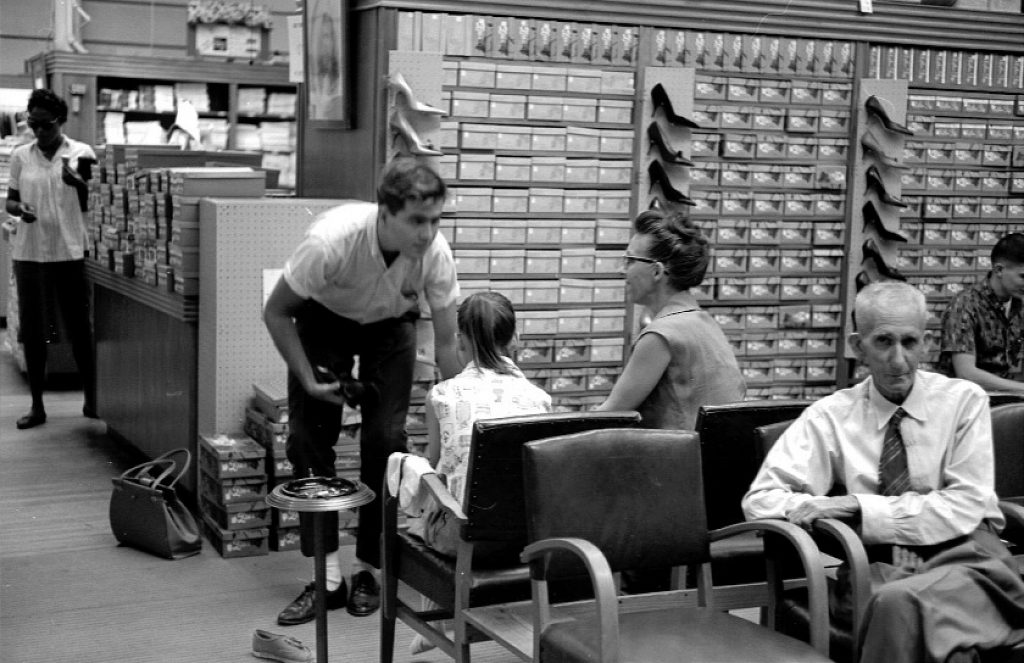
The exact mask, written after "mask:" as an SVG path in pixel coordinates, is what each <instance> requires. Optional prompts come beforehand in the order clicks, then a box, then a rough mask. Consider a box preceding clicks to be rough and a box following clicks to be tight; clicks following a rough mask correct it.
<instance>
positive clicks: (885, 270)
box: [861, 237, 907, 281]
mask: <svg viewBox="0 0 1024 663" xmlns="http://www.w3.org/2000/svg"><path fill="white" fill-rule="evenodd" d="M861 250H862V252H863V256H864V257H863V259H862V260H861V264H864V265H865V266H867V265H866V263H867V262H868V261H871V263H872V264H873V265H874V267H875V270H876V271H877V272H878V275H879V276H880V277H881V278H882V279H888V280H890V281H906V280H907V277H906V276H903V274H902V273H901V272H900V270H898V269H896V268H895V267H891V266H889V264H888V263H886V262H885V258H883V257H882V253H881V251H879V250H878V244H876V243H875V239H874V238H873V237H868V238H867V239H866V240H864V246H863V247H862V248H861ZM865 271H868V272H869V270H865ZM869 275H870V272H869ZM872 280H873V279H872ZM879 280H881V279H879Z"/></svg>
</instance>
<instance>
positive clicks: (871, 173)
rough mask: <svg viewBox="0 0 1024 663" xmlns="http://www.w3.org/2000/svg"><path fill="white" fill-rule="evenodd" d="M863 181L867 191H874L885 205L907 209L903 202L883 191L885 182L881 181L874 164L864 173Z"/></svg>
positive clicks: (880, 175)
mask: <svg viewBox="0 0 1024 663" xmlns="http://www.w3.org/2000/svg"><path fill="white" fill-rule="evenodd" d="M864 181H865V182H867V185H868V188H869V189H874V190H875V193H876V194H878V199H879V200H881V201H882V202H883V203H885V204H886V205H894V206H896V207H909V205H907V204H906V203H905V202H903V201H902V200H900V199H899V198H896V197H895V196H892V195H890V194H889V192H888V191H886V190H885V180H883V179H882V174H881V173H880V172H878V168H877V167H876V166H875V165H874V164H871V165H870V166H869V167H868V169H867V171H866V172H865V173H864Z"/></svg>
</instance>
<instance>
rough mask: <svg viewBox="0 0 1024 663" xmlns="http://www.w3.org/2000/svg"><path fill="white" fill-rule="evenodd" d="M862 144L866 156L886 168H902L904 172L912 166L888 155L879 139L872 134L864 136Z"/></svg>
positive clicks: (861, 140)
mask: <svg viewBox="0 0 1024 663" xmlns="http://www.w3.org/2000/svg"><path fill="white" fill-rule="evenodd" d="M860 144H861V147H863V148H864V155H865V156H870V157H872V158H874V159H875V160H876V161H878V163H880V164H882V165H883V166H886V167H888V168H900V169H903V170H906V169H907V168H910V166H908V165H906V164H904V163H903V162H902V161H900V160H898V159H896V158H894V157H891V156H889V155H888V154H886V153H885V148H883V147H882V146H881V145H879V143H878V139H877V138H875V137H874V135H872V134H871V132H868V133H866V134H864V137H863V138H861V139H860Z"/></svg>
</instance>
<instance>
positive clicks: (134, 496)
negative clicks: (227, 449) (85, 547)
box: [110, 449, 203, 559]
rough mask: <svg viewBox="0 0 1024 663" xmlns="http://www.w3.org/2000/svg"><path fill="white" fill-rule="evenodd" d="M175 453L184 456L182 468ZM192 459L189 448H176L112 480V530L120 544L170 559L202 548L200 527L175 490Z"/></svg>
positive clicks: (178, 557)
mask: <svg viewBox="0 0 1024 663" xmlns="http://www.w3.org/2000/svg"><path fill="white" fill-rule="evenodd" d="M175 454H184V457H185V461H184V463H183V464H182V466H181V469H180V470H178V464H177V463H176V462H175V461H174V460H173V458H171V456H173V455H175ZM191 461H192V455H191V454H190V453H189V452H188V449H174V450H173V451H168V452H167V453H165V454H163V455H162V456H160V457H158V458H154V459H153V460H151V461H149V462H146V463H142V464H141V465H136V466H135V467H132V468H130V469H128V470H125V472H124V473H123V474H122V475H121V476H120V477H116V478H114V479H111V481H113V482H114V492H113V494H112V495H111V496H110V529H111V530H113V532H114V536H115V537H117V540H118V541H119V542H120V543H122V544H124V545H126V546H132V547H133V548H138V549H140V550H145V551H146V552H150V553H153V554H154V555H158V556H160V557H166V558H167V559H181V558H182V557H188V556H189V555H195V554H196V553H198V552H199V551H200V549H201V548H202V546H203V542H202V539H201V538H200V536H199V527H198V526H197V525H196V521H195V518H193V517H192V513H191V512H190V511H189V510H188V508H186V507H185V505H184V504H182V503H181V501H180V500H179V499H178V494H177V493H176V492H175V489H174V485H175V484H176V483H178V480H179V479H180V478H181V477H182V475H184V474H185V471H186V470H187V469H188V466H189V463H190V462H191Z"/></svg>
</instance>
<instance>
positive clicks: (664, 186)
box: [647, 160, 697, 206]
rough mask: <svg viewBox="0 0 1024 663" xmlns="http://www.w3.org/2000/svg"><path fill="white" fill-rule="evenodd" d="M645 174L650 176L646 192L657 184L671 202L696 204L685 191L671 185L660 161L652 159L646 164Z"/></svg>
mask: <svg viewBox="0 0 1024 663" xmlns="http://www.w3.org/2000/svg"><path fill="white" fill-rule="evenodd" d="M647 174H648V175H650V177H651V185H650V187H649V188H648V192H650V190H651V189H653V188H654V185H655V184H657V185H658V186H659V187H661V192H662V193H663V194H665V198H667V199H668V200H669V201H671V202H673V203H679V204H681V205H691V206H692V205H696V204H697V203H695V202H694V201H693V199H692V198H690V197H689V196H687V195H686V194H685V193H683V192H682V191H680V190H679V189H677V188H675V186H673V185H672V180H670V179H669V177H668V173H667V172H666V171H665V166H663V165H661V162H660V161H657V160H655V161H652V162H651V163H650V165H649V166H647Z"/></svg>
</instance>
